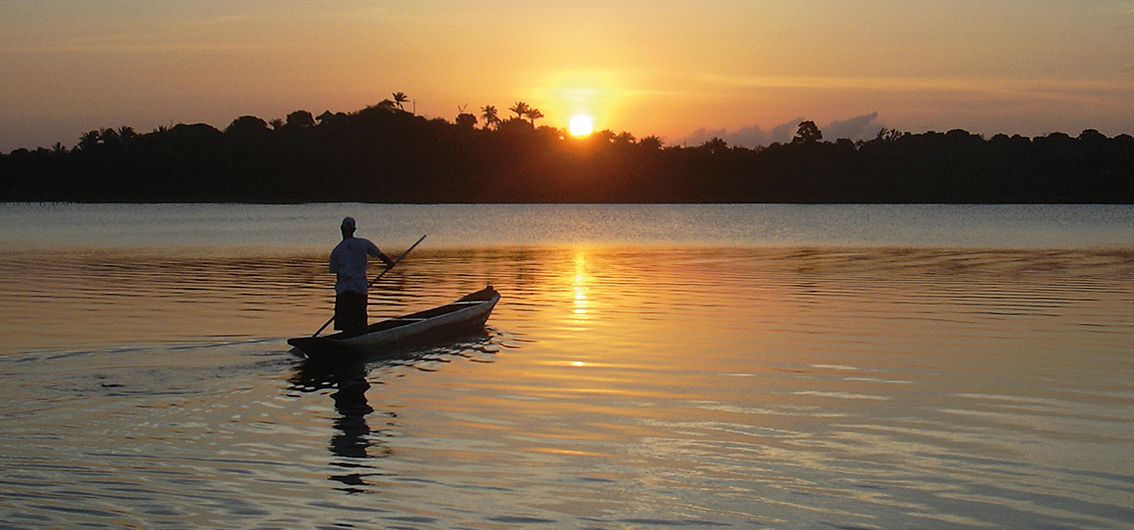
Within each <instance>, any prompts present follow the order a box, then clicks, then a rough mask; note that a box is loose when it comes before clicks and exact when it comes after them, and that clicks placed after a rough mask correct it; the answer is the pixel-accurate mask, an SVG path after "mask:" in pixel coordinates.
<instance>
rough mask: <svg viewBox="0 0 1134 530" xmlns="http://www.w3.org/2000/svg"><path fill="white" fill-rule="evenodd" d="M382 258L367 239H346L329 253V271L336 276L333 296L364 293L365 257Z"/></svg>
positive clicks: (376, 248)
mask: <svg viewBox="0 0 1134 530" xmlns="http://www.w3.org/2000/svg"><path fill="white" fill-rule="evenodd" d="M367 256H374V257H376V258H382V257H384V255H383V254H382V251H381V250H378V247H377V246H375V245H374V243H371V242H370V240H369V239H362V238H360V237H348V238H346V239H343V240H342V242H340V243H339V244H338V245H337V246H336V247H335V249H334V250H332V251H331V264H330V265H331V266H330V271H331V272H333V273H335V274H337V275H338V277H337V279H336V280H335V294H343V293H344V292H346V291H354V292H356V293H365V292H366V284H367V283H368V282H367V280H366V257H367Z"/></svg>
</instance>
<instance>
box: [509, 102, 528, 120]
mask: <svg viewBox="0 0 1134 530" xmlns="http://www.w3.org/2000/svg"><path fill="white" fill-rule="evenodd" d="M508 110H510V111H512V112H515V113H516V117H517V118H523V117H524V116H526V115H527V114H528V112H530V111H531V110H532V107H531V105H528V104H527V103H524V102H523V101H517V102H516V104H515V105H512V106H511V107H508Z"/></svg>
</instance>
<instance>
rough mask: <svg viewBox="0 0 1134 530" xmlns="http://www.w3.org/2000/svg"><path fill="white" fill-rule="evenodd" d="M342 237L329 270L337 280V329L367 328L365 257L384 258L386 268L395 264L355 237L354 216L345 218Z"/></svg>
mask: <svg viewBox="0 0 1134 530" xmlns="http://www.w3.org/2000/svg"><path fill="white" fill-rule="evenodd" d="M340 228H341V229H342V232H343V240H342V241H341V242H340V243H339V244H338V246H336V247H335V249H334V250H332V251H331V263H330V265H331V266H330V271H331V272H333V273H335V274H336V275H337V277H336V279H335V329H339V330H343V331H346V332H351V331H357V330H360V329H362V328H365V327H366V290H367V285H368V283H369V282H368V281H367V278H366V259H367V257H368V256H373V257H375V258H378V259H380V260H382V262H383V263H385V264H386V267H387V268H389V267H392V266H393V265H394V262H393V260H391V259H390V258H389V257H387V256H386V255H385V254H383V253H382V251H381V250H378V247H377V246H375V245H374V243H371V242H370V240H369V239H363V238H360V237H354V231H355V228H357V226H356V225H355V222H354V218H353V217H344V218H343V223H342V226H340Z"/></svg>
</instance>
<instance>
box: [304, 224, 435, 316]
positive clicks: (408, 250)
mask: <svg viewBox="0 0 1134 530" xmlns="http://www.w3.org/2000/svg"><path fill="white" fill-rule="evenodd" d="M427 235H429V234H425V235H423V236H421V239H418V240H417V243H414V244H412V245H410V248H407V249H406V251H405V252H403V253H402V255H401V256H398V259H396V260H394V262H393V263H391V264H390V266H389V267H386V269H385V270H383V271H382V272H381V273H380V274H378V276H375V277H374V279H373V280H370V283H368V284H366V289H367V290H369V289H370V286H371V285H374V282H376V281H378V280H381V279H382V277H383V276H385V275H386V273H387V272H390V269H393V268H394V266H395V265H397V264H398V263H401V261H402V259H403V258H405V257H406V255H407V254H409V253H410V251H411V250H413V249H414V247H416V246H417V245H418V244H419V243H421V242H422V241H425V236H427ZM334 321H335V315H331V318H330V319H328V320H327V321H326V322H324V323H323V325H322V326H319V329H318V330H316V331H315V333H314V334H312V335H311V336H312V337H318V336H319V334H320V333H322V332H323V330H324V329H327V326H330V325H331V322H334Z"/></svg>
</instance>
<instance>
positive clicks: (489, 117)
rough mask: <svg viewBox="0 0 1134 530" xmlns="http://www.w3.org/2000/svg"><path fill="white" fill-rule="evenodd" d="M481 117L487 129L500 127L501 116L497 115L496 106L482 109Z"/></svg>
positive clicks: (487, 106) (486, 106)
mask: <svg viewBox="0 0 1134 530" xmlns="http://www.w3.org/2000/svg"><path fill="white" fill-rule="evenodd" d="M480 117H481V118H484V126H485V127H493V128H496V127H498V126H499V125H500V115H499V114H498V113H497V111H496V106H495V105H485V106H483V107H481V108H480Z"/></svg>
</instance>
